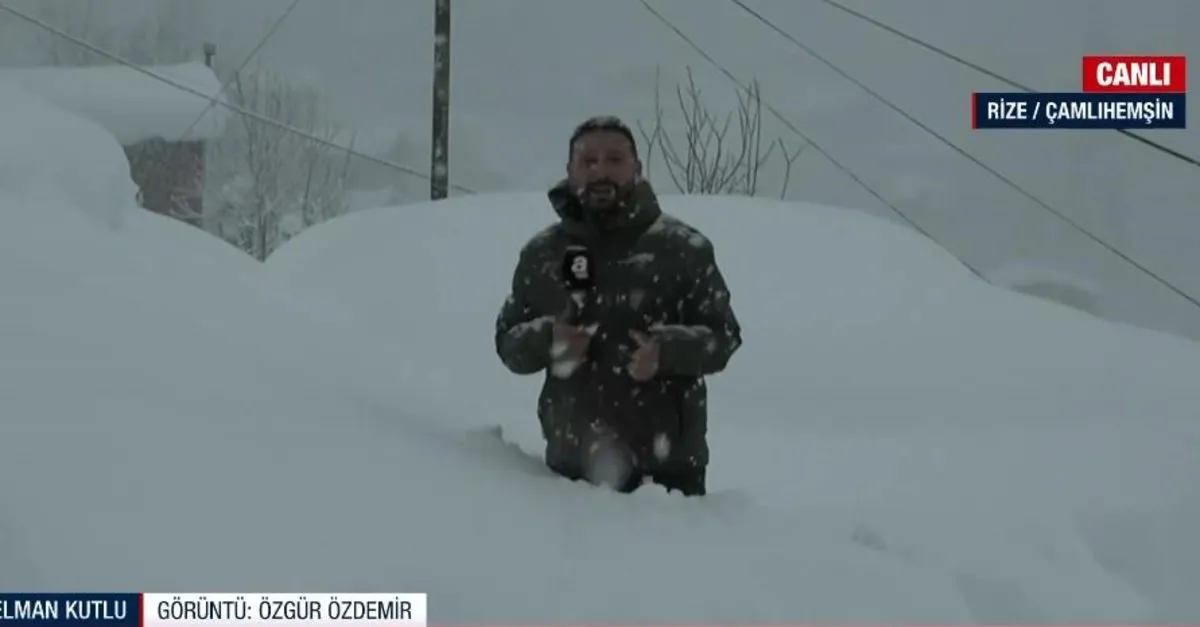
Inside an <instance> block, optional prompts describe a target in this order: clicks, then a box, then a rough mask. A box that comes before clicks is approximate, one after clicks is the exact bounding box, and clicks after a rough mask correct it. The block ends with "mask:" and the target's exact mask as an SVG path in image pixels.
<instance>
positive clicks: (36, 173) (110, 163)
mask: <svg viewBox="0 0 1200 627" xmlns="http://www.w3.org/2000/svg"><path fill="white" fill-rule="evenodd" d="M4 76H5V74H4V73H2V72H0V102H3V103H4V114H3V115H0V136H2V137H4V144H5V146H4V148H3V149H0V194H3V195H4V196H5V202H4V204H5V205H6V206H5V208H4V210H5V211H20V212H31V211H33V212H36V211H42V210H43V209H42V207H41V205H42V204H43V203H45V204H49V205H62V206H66V207H71V208H74V209H78V210H81V211H83V212H84V213H85V214H87V215H89V216H91V217H92V218H93V219H95V220H97V221H98V222H99V223H101V224H103V225H107V226H109V227H112V228H117V227H120V226H121V224H122V215H123V213H124V212H125V210H126V209H128V208H130V207H135V206H136V204H135V200H134V199H135V198H136V196H137V185H135V184H134V182H133V179H131V178H130V176H129V162H128V161H127V160H126V158H125V153H124V151H122V150H121V147H120V146H119V145H117V143H116V142H115V141H113V138H112V136H111V135H110V134H109V133H107V132H106V131H105V130H104V129H103V128H101V127H100V126H98V125H96V124H95V123H94V122H89V121H87V120H85V119H82V118H79V117H75V116H71V115H65V114H64V112H62V111H61V110H58V109H57V107H55V106H54V105H53V104H51V103H48V102H46V101H45V100H43V99H41V98H38V97H36V96H32V95H30V94H29V93H27V92H25V91H24V90H22V89H21V88H20V87H18V86H16V85H14V84H12V83H9V82H6V81H5V79H4ZM64 141H65V142H66V143H65V144H64V143H63V142H64ZM54 241H55V240H47V241H46V242H45V245H46V246H47V247H50V246H51V245H52V244H51V242H54Z"/></svg>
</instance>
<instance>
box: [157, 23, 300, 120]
mask: <svg viewBox="0 0 1200 627" xmlns="http://www.w3.org/2000/svg"><path fill="white" fill-rule="evenodd" d="M299 4H300V0H292V3H291V4H289V5H288V8H286V9H284V10H283V13H282V14H280V16H279V18H278V19H276V20H275V23H274V24H272V25H271V28H269V29H267V33H266V34H265V35H263V36H262V39H260V40H259V41H258V45H257V46H254V49H253V50H251V51H250V54H247V55H246V58H245V59H242V63H241V65H239V66H238V68H237V69H236V70H234V72H233V76H231V77H229V79H228V80H226V81H225V84H224V85H221V93H225V90H227V89H229V86H230V85H231V84H233V81H234V79H235V78H237V76H238V74H241V73H242V70H245V69H246V66H247V65H250V61H251V59H253V58H254V57H255V56H257V55H258V51H259V50H262V49H263V46H265V45H267V41H269V40H270V39H271V37H272V36H273V35H275V32H276V31H278V30H279V27H280V26H282V25H283V22H284V21H285V20H287V18H288V16H289V15H291V14H292V10H293V9H295V8H296V6H297V5H299ZM215 102H216V101H215V100H213V101H212V102H209V103H208V104H207V105H205V107H204V110H203V111H201V112H200V115H198V116H196V119H195V120H192V123H191V124H188V127H187V128H186V129H185V130H184V131H183V132H182V133H180V134H179V141H183V140H184V139H185V138H186V137H187V136H188V133H191V132H192V129H194V128H196V125H197V124H199V123H200V120H203V119H204V116H206V115H208V112H209V111H212V110H213V103H215Z"/></svg>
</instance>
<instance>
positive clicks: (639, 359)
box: [627, 331, 659, 382]
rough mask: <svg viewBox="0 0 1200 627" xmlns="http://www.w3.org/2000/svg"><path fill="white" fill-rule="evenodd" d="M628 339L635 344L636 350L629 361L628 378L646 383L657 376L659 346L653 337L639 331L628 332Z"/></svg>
mask: <svg viewBox="0 0 1200 627" xmlns="http://www.w3.org/2000/svg"><path fill="white" fill-rule="evenodd" d="M629 337H631V338H633V341H634V342H636V343H637V350H635V351H634V352H633V357H632V358H631V359H630V360H629V366H628V368H627V370H628V371H629V376H631V377H633V380H634V381H638V382H646V381H649V380H650V379H653V378H654V375H656V374H658V353H659V345H658V342H656V341H655V340H654V338H653V337H651V336H649V335H647V334H645V333H642V332H641V331H630V332H629Z"/></svg>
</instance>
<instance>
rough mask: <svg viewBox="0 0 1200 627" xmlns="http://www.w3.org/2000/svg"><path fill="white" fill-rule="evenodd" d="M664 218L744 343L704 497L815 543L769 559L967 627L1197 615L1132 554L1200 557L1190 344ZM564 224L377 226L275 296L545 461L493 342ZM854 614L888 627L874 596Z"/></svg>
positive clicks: (497, 212)
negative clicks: (941, 579) (701, 246)
mask: <svg viewBox="0 0 1200 627" xmlns="http://www.w3.org/2000/svg"><path fill="white" fill-rule="evenodd" d="M662 202H663V204H664V208H665V209H666V210H667V211H668V212H670V213H673V214H675V215H677V216H679V217H681V218H683V219H685V220H687V221H689V222H691V223H692V224H694V225H695V226H697V227H699V228H701V229H702V230H703V231H704V232H705V233H706V234H707V235H708V236H709V237H710V238H711V239H712V240H713V242H714V244H715V246H716V251H717V257H718V260H719V262H720V263H721V264H722V267H723V270H724V272H725V274H726V275H727V279H728V281H729V282H730V285H731V289H732V292H733V299H734V306H735V308H736V309H737V311H738V313H739V317H740V318H741V321H742V323H743V326H744V337H745V341H746V343H745V346H744V347H743V349H742V350H741V351H740V352H739V354H738V355H736V356H735V357H734V359H733V361H732V364H731V366H730V369H729V371H728V372H726V373H724V374H722V375H720V376H718V377H714V378H713V380H712V381H711V382H710V389H711V396H710V401H709V402H710V412H711V419H710V420H711V424H710V429H711V431H710V433H711V444H712V448H713V458H714V461H713V467H712V469H711V474H710V481H711V484H710V486H711V487H712V488H714V489H716V490H728V489H736V490H738V491H742V492H745V493H746V494H748V495H751V496H752V497H753V498H754V499H757V500H758V501H759V502H760V503H761V504H762V506H761V507H767V508H771V509H774V510H779V511H784V512H793V513H792V514H772V515H773V516H776V517H777V518H779V519H784V520H786V519H787V518H788V517H789V516H795V517H796V519H797V520H803V521H804V522H803V523H800V524H799V526H798V527H797V528H796V529H797V532H796V533H795V534H794V535H793V537H791V538H787V539H782V538H773V537H772V539H771V540H770V541H771V542H780V543H782V544H788V545H790V544H791V543H794V542H807V540H808V539H809V538H810V536H809V534H810V533H815V530H816V529H818V528H819V529H825V530H827V531H828V532H829V533H830V534H833V535H837V536H841V537H848V538H851V540H852V542H854V543H856V544H857V545H860V546H864V547H869V548H870V549H871V550H874V551H877V552H879V553H880V554H882V555H888V556H890V557H893V558H896V559H900V560H902V561H905V562H906V563H910V564H912V565H914V566H916V567H920V568H929V569H932V572H939V573H944V574H946V575H947V576H949V577H950V578H951V579H952V580H953V582H954V588H955V592H954V593H953V594H952V596H955V597H959V598H961V599H962V603H964V604H965V606H966V608H967V610H966V611H967V612H968V614H969V620H971V621H978V622H995V623H1018V622H1019V623H1031V622H1059V621H1062V622H1095V621H1106V620H1111V621H1139V620H1149V619H1151V618H1157V619H1160V620H1167V619H1174V620H1185V619H1186V620H1196V619H1197V618H1198V617H1200V612H1197V611H1196V607H1195V604H1194V602H1193V601H1191V600H1190V597H1189V596H1188V595H1186V594H1182V593H1181V592H1180V589H1179V588H1178V585H1176V584H1167V583H1164V582H1174V581H1179V580H1183V581H1196V577H1197V573H1196V570H1195V569H1194V568H1192V569H1189V568H1187V567H1185V566H1184V562H1183V561H1182V560H1169V559H1160V558H1157V557H1151V556H1150V555H1154V554H1149V555H1147V554H1145V553H1144V552H1143V551H1142V550H1141V549H1140V548H1136V547H1141V546H1143V545H1144V544H1145V542H1146V541H1147V539H1146V537H1147V536H1153V535H1154V534H1156V533H1167V534H1170V537H1169V538H1160V541H1161V542H1162V543H1164V544H1167V545H1171V544H1175V543H1177V544H1180V545H1191V544H1194V539H1193V537H1192V536H1191V535H1190V534H1189V533H1187V532H1183V531H1182V530H1181V527H1180V526H1179V523H1178V522H1177V521H1176V520H1175V519H1174V518H1170V517H1171V516H1175V514H1172V513H1171V512H1180V511H1184V512H1195V511H1196V510H1195V509H1194V508H1188V507H1185V506H1184V504H1186V503H1190V502H1191V500H1192V499H1194V497H1193V496H1191V495H1193V494H1194V486H1195V478H1196V477H1197V476H1200V458H1198V457H1197V455H1196V453H1197V448H1196V443H1197V442H1200V438H1196V437H1195V434H1196V433H1197V432H1198V429H1197V419H1196V412H1195V407H1196V405H1197V400H1200V397H1198V395H1197V392H1196V386H1195V372H1197V371H1198V369H1200V350H1198V349H1197V346H1196V345H1194V344H1192V343H1189V342H1186V341H1182V340H1179V339H1177V338H1174V337H1171V336H1167V335H1162V334H1156V333H1153V332H1149V331H1143V330H1139V329H1134V328H1127V327H1124V326H1120V325H1117V324H1114V323H1110V322H1106V321H1103V320H1100V319H1097V318H1094V317H1091V316H1087V315H1085V314H1081V313H1079V312H1076V311H1073V310H1071V309H1068V308H1064V307H1061V306H1059V305H1056V304H1053V303H1047V302H1043V301H1040V300H1036V299H1031V298H1028V297H1027V296H1024V295H1021V294H1015V293H1012V292H1011V291H1008V290H1005V289H1000V288H996V287H993V286H991V285H987V284H986V283H983V282H982V281H979V280H978V279H977V278H975V277H974V276H972V275H971V274H970V273H969V272H968V271H967V270H966V269H965V268H963V267H962V266H961V265H959V264H958V262H957V261H955V260H954V259H953V258H951V257H950V256H949V255H947V254H946V253H945V252H943V251H942V250H940V249H939V248H937V247H936V246H935V245H934V244H932V243H930V242H928V241H926V240H924V239H922V238H921V237H920V236H919V235H917V234H915V233H912V232H911V231H908V230H905V229H903V228H901V227H898V226H895V225H893V224H891V223H889V222H886V221H883V220H879V219H875V218H871V217H869V216H864V215H862V214H860V213H858V212H853V211H848V210H840V209H837V208H831V207H823V206H817V205H811V204H804V203H781V202H775V201H766V200H751V199H737V198H720V197H696V196H692V197H664V198H663V199H662ZM551 218H552V213H551V211H550V208H549V206H548V203H547V201H546V199H545V196H544V195H543V194H538V193H529V194H494V195H485V196H475V197H467V198H459V199H453V200H449V201H443V202H439V203H433V204H419V205H411V206H403V207H393V208H382V209H376V210H368V211H364V212H359V213H355V214H352V215H348V216H344V217H341V218H338V219H336V220H334V221H332V222H329V223H326V224H324V225H321V226H319V227H316V228H313V229H310V230H308V231H306V232H305V233H303V234H301V235H300V236H299V237H297V238H295V239H293V240H292V241H290V242H289V243H288V244H287V245H285V246H284V247H282V248H281V249H280V250H278V251H277V252H276V253H275V254H274V255H273V256H272V257H271V258H270V259H269V260H268V261H267V271H268V275H267V276H268V280H269V281H270V283H271V284H272V285H273V286H275V287H277V288H279V289H284V290H286V291H288V292H289V293H292V294H294V295H296V296H297V297H299V298H303V299H305V300H308V301H312V302H314V303H322V304H323V306H324V307H326V308H328V309H329V310H330V311H333V310H337V311H338V312H339V313H340V315H342V316H345V319H347V320H349V319H354V320H356V321H357V322H356V323H355V324H356V326H357V327H359V328H360V329H362V330H363V331H364V332H368V333H370V334H371V335H372V337H373V338H375V343H376V348H377V349H378V350H379V351H380V352H379V354H381V355H389V354H390V357H385V358H384V359H383V361H382V362H380V364H379V366H378V367H380V368H384V369H386V370H387V371H388V372H389V373H390V374H391V375H392V376H393V377H394V378H395V380H396V381H397V382H402V383H403V384H404V385H407V386H412V387H416V388H419V389H422V390H424V391H426V392H427V393H430V394H433V395H435V396H437V397H439V398H442V399H444V400H445V402H446V403H452V404H453V407H454V408H455V410H454V411H450V412H448V415H450V416H457V417H458V419H457V420H458V422H460V423H461V424H462V425H464V426H467V425H478V424H481V423H487V422H500V423H503V424H504V426H505V428H506V429H507V430H509V431H510V432H513V433H516V434H517V436H515V437H518V438H519V440H520V442H521V444H522V445H524V446H525V447H526V448H527V449H529V450H538V448H539V447H540V441H539V437H538V434H537V429H536V426H535V422H536V421H535V419H534V418H533V411H534V399H535V397H536V394H537V388H538V387H539V385H540V378H539V377H525V378H521V377H514V376H512V375H510V374H509V373H508V372H507V371H505V370H504V369H503V367H502V366H501V365H500V364H499V362H498V360H497V359H496V356H495V354H494V352H493V350H494V349H493V343H492V332H493V328H494V327H493V322H494V316H495V313H496V311H497V310H498V308H499V305H500V303H501V300H502V299H503V298H504V296H505V295H506V293H507V291H508V288H509V284H510V282H511V272H512V268H513V265H514V264H515V263H516V259H517V253H518V251H519V250H520V248H521V246H522V244H524V243H525V241H526V240H527V239H528V238H529V237H530V236H531V235H532V234H533V233H535V232H536V231H537V230H539V229H540V228H542V227H543V226H545V225H546V224H548V223H549V221H550V220H551ZM414 356H419V357H416V358H414ZM1194 517H1195V516H1194V514H1193V518H1194ZM1129 521H1136V524H1134V523H1130V522H1129ZM1188 521H1189V523H1190V522H1193V519H1192V518H1189V519H1188ZM1194 522H1200V520H1195V521H1194ZM1127 524H1132V525H1133V529H1134V530H1133V531H1132V532H1129V533H1117V532H1113V530H1114V529H1117V530H1126V527H1125V525H1127ZM1155 525H1158V526H1155ZM800 529H803V530H804V531H803V532H801V531H799V530H800ZM1098 530H1099V531H1098ZM1139 542H1140V543H1142V544H1139ZM1131 553H1132V554H1136V555H1139V556H1142V557H1141V559H1139V560H1133V561H1130V560H1121V559H1116V558H1113V557H1112V556H1121V557H1125V556H1128V555H1130V554H1131ZM788 576H789V577H793V578H794V577H796V576H797V575H795V574H790V575H788ZM796 589H799V590H803V589H804V587H803V586H798V587H797V588H796ZM800 596H805V597H807V595H800ZM854 597H855V598H856V599H857V601H856V603H858V604H859V605H867V606H873V607H876V608H877V609H880V611H881V612H883V614H882V615H888V612H890V611H891V610H883V609H882V608H883V607H885V606H886V605H887V604H888V601H886V600H885V599H886V598H887V595H886V594H885V593H883V592H881V591H878V590H876V589H874V588H873V587H868V586H863V587H861V588H859V589H858V590H857V592H855V593H854ZM806 602H807V601H806ZM802 605H803V603H801V604H800V605H798V606H797V608H798V607H800V606H802ZM796 611H797V612H800V610H799V609H797V610H796ZM804 615H805V616H812V614H808V613H804ZM820 615H821V616H822V617H823V618H829V619H837V620H842V619H845V620H855V619H854V618H852V617H850V616H849V615H847V614H829V615H827V614H820ZM888 616H889V618H888V620H893V621H894V620H899V617H898V615H894V614H893V615H888ZM910 616H911V614H910ZM592 618H598V617H592ZM742 618H743V619H744V618H746V617H745V616H743V617H742ZM789 618H790V619H791V620H796V619H797V618H798V616H791V617H789ZM929 620H932V619H931V618H930V619H929Z"/></svg>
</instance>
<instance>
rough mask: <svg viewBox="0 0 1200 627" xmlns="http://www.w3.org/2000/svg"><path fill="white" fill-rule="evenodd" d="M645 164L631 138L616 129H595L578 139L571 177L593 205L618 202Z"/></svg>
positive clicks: (603, 206) (606, 206) (608, 206)
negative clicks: (641, 161)
mask: <svg viewBox="0 0 1200 627" xmlns="http://www.w3.org/2000/svg"><path fill="white" fill-rule="evenodd" d="M640 173H641V164H640V163H639V162H638V160H637V157H636V156H635V155H634V151H633V146H632V145H631V144H630V142H629V140H628V139H627V138H626V137H625V136H624V135H622V134H621V133H617V132H615V131H593V132H590V133H585V134H584V135H582V136H581V137H580V138H579V139H577V140H575V146H574V147H573V148H572V151H571V163H569V164H568V165H567V180H568V182H570V184H571V189H573V190H575V193H576V195H578V196H579V199H580V200H581V201H582V202H583V204H584V205H585V206H586V207H588V208H590V209H611V208H613V207H615V206H617V205H618V204H619V203H620V201H621V200H622V198H623V196H624V192H626V191H628V190H629V189H630V188H632V187H633V184H634V183H635V182H637V178H638V175H639V174H640Z"/></svg>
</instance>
